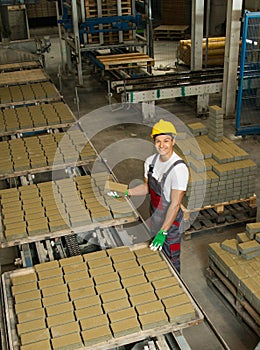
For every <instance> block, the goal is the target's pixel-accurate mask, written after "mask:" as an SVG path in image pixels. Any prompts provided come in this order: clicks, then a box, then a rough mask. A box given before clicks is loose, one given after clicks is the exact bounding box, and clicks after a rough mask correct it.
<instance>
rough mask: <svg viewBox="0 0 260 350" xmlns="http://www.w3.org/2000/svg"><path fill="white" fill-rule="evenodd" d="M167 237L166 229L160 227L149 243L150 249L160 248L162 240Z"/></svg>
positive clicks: (162, 243)
mask: <svg viewBox="0 0 260 350" xmlns="http://www.w3.org/2000/svg"><path fill="white" fill-rule="evenodd" d="M166 237H167V231H165V230H163V229H161V230H160V231H159V232H158V233H157V234H156V236H155V237H154V239H153V241H152V243H151V244H150V248H151V250H157V249H158V250H162V247H163V245H164V242H165V240H166Z"/></svg>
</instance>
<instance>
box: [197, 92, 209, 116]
mask: <svg viewBox="0 0 260 350" xmlns="http://www.w3.org/2000/svg"><path fill="white" fill-rule="evenodd" d="M208 109H209V94H207V93H205V94H202V95H198V96H197V114H198V115H200V114H203V113H206V112H207V111H208Z"/></svg>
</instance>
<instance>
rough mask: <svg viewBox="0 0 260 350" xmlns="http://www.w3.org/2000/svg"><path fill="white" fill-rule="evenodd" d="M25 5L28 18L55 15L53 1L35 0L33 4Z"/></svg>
mask: <svg viewBox="0 0 260 350" xmlns="http://www.w3.org/2000/svg"><path fill="white" fill-rule="evenodd" d="M26 6H27V16H28V18H29V19H35V18H48V17H56V6H55V2H54V1H48V0H37V1H36V3H35V4H28V5H26Z"/></svg>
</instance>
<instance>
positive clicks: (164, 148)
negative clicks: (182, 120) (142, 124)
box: [154, 135, 175, 156]
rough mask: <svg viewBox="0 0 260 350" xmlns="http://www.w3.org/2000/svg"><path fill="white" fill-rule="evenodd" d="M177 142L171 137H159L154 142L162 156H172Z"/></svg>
mask: <svg viewBox="0 0 260 350" xmlns="http://www.w3.org/2000/svg"><path fill="white" fill-rule="evenodd" d="M174 143H175V140H174V139H173V138H172V137H171V136H169V135H158V136H156V138H155V140H154V145H155V148H156V150H157V152H158V153H159V154H160V155H161V156H171V155H172V152H173V146H174Z"/></svg>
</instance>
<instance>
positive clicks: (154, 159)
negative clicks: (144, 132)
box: [149, 154, 159, 172]
mask: <svg viewBox="0 0 260 350" xmlns="http://www.w3.org/2000/svg"><path fill="white" fill-rule="evenodd" d="M158 157H159V154H155V155H154V157H153V159H152V163H151V164H150V165H149V171H150V172H153V168H154V164H155V162H156V160H157V158H158Z"/></svg>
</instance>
